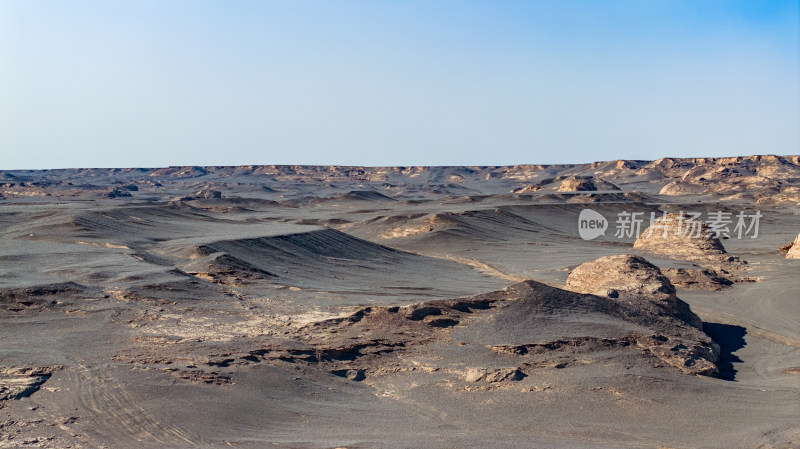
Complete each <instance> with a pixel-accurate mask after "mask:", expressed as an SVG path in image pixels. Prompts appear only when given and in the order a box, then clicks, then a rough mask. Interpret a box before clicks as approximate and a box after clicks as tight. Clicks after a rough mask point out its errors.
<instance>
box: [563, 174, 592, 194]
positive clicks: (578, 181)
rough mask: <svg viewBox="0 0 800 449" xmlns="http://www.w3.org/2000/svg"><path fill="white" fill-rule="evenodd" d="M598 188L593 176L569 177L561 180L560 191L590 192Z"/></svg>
mask: <svg viewBox="0 0 800 449" xmlns="http://www.w3.org/2000/svg"><path fill="white" fill-rule="evenodd" d="M594 190H597V186H595V185H594V183H593V182H592V179H591V178H579V177H575V178H567V179H565V180H563V181H561V186H560V187H559V188H558V191H559V192H588V191H594Z"/></svg>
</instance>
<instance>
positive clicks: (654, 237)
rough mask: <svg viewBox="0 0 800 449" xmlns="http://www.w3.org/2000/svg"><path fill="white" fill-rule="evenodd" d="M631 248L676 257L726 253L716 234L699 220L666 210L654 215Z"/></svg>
mask: <svg viewBox="0 0 800 449" xmlns="http://www.w3.org/2000/svg"><path fill="white" fill-rule="evenodd" d="M633 247H634V248H637V249H643V250H646V251H649V252H652V253H656V254H664V255H667V256H678V257H705V256H722V255H724V254H727V251H725V247H723V246H722V243H721V242H720V241H719V239H718V238H715V237H713V235H712V233H711V232H709V227H708V225H706V224H705V223H703V222H700V221H696V222H693V223H690V222H689V221H688V218H687V216H680V215H679V214H667V215H666V216H664V217H660V218H658V219H656V221H655V223H653V224H652V225H651V226H650V227H648V228H647V229H645V230H644V232H642V233H641V234H640V235H639V238H637V239H636V242H635V243H634V244H633Z"/></svg>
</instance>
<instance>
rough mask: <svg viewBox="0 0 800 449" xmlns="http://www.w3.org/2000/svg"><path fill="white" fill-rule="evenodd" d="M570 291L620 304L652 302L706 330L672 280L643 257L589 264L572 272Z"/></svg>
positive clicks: (612, 258)
mask: <svg viewBox="0 0 800 449" xmlns="http://www.w3.org/2000/svg"><path fill="white" fill-rule="evenodd" d="M566 289H567V290H571V291H574V292H579V293H589V294H593V295H597V296H605V297H608V298H612V299H614V300H617V301H652V302H654V303H656V304H658V305H659V306H660V307H662V308H663V309H664V311H665V312H666V313H669V314H672V315H674V316H676V317H678V318H679V319H681V320H683V321H685V322H686V323H689V324H691V325H692V326H694V327H696V328H698V329H699V328H701V327H702V321H701V320H700V318H699V317H698V316H697V315H695V314H694V313H693V312H692V311H691V309H690V308H689V305H688V304H686V303H685V302H684V301H682V300H681V299H679V298H678V297H677V296H676V294H675V286H674V285H673V284H672V282H671V281H670V280H669V278H667V277H666V276H665V275H664V274H663V273H662V272H661V270H660V269H659V268H658V267H657V266H655V265H653V264H651V263H650V262H648V261H647V260H645V259H644V258H642V257H640V256H635V255H631V254H620V255H616V256H608V257H602V258H600V259H597V260H594V261H591V262H586V263H584V264H582V265H580V266H578V267H577V268H575V269H574V270H572V271H571V272H570V274H569V277H568V278H567V285H566Z"/></svg>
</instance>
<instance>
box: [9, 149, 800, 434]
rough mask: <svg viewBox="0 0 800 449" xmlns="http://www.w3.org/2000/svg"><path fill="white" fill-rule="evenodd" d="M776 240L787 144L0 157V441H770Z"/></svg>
mask: <svg viewBox="0 0 800 449" xmlns="http://www.w3.org/2000/svg"><path fill="white" fill-rule="evenodd" d="M586 208H590V209H592V210H594V211H596V212H598V213H600V214H601V215H603V216H604V217H605V218H606V219H608V222H609V223H608V227H609V228H608V230H607V231H606V233H605V234H604V235H602V236H599V237H598V238H595V239H592V240H584V239H582V238H581V237H580V235H579V214H580V213H581V211H583V210H584V209H586ZM742 211H744V212H746V213H747V214H753V213H755V212H756V211H758V213H759V214H761V217H760V221H759V228H758V235H757V236H754V235H753V232H750V234H749V235H747V233H746V235H745V236H744V237H742V238H740V237H739V236H737V235H735V234H736V233H735V232H733V229H731V232H730V233H729V234H730V235H729V236H727V238H726V237H725V236H724V235H720V236H719V238H717V237H718V236H717V235H716V234H715V232H714V230H713V229H712V228H710V227H708V225H706V224H701V225H700V227H699V228H698V236H697V237H695V236H688V235H685V233H681V230H680V228H681V226H682V224H683V222H682V220H683V215H682V214H681V212H698V213H701V214H702V216H703V217H708V216H711V214H714V213H716V212H722V213H723V214H730V216H732V217H735V216H736V214H738V213H739V212H742ZM628 212H641V213H642V216H643V217H644V218H645V220H644V223H643V224H642V226H641V228H640V229H636V232H632V233H630V234H629V235H627V236H626V235H621V236H617V235H615V232H614V227H615V221H616V219H617V218H618V217H619V216H620V214H621V213H628ZM651 213H652V217H654V218H657V219H656V220H655V221H653V222H650V220H649V219H650V218H651ZM648 226H652V229H651V228H648ZM731 228H733V224H732V225H731ZM653 231H654V232H653ZM750 231H753V230H752V229H751V230H750ZM798 232H800V157H798V156H751V157H738V158H716V159H714V158H707V159H671V158H665V159H660V160H658V161H622V160H620V161H611V162H596V163H591V164H580V165H551V166H540V165H524V166H506V167H385V168H375V167H327V166H325V167H323V166H242V167H169V168H162V169H68V170H49V171H24V170H18V171H0V447H51V448H96V447H107V448H117V447H123V448H124V447H136V448H148V447H152V448H163V447H238V448H256V447H259V448H260V447H278V448H345V447H346V448H373V447H381V448H383V447H403V448H405V447H408V448H411V447H414V448H417V447H425V448H453V447H481V448H483V447H520V448H530V447H537V448H740V447H741V448H763V449H767V448H797V447H800V286H798V282H797V280H798V274H800V260H797V259H800V252H798V251H800V236H798ZM793 241H794V242H795V243H794V244H793V243H792V242H793Z"/></svg>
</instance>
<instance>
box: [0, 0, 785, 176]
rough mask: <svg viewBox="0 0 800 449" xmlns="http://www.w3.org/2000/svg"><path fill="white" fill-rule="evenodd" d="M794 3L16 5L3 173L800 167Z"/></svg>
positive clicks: (1, 51) (0, 150)
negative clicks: (671, 161) (650, 162)
mask: <svg viewBox="0 0 800 449" xmlns="http://www.w3.org/2000/svg"><path fill="white" fill-rule="evenodd" d="M799 22H800V11H799V9H798V2H797V1H796V0H794V1H784V0H743V1H737V0H719V1H714V0H651V1H646V0H628V1H613V0H604V1H599V0H588V1H578V0H552V1H533V0H531V1H510V0H509V1H502V0H501V1H488V0H485V1H469V0H461V1H445V0H441V1H432V0H429V1H414V0H402V1H401V0H397V1H388V0H386V1H379V0H371V1H344V0H343V1H339V0H330V1H327V0H325V1H323V0H315V1H308V0H291V1H290V0H286V1H266V0H264V1H246V0H237V1H222V0H219V1H207V0H206V1H203V0H158V1H149V0H128V1H103V0H93V1H78V0H70V1H66V0H52V1H47V0H0V169H20V168H64V167H131V166H144V167H153V166H166V165H238V164H344V165H503V164H519V163H578V162H591V161H595V160H610V159H657V158H659V157H663V156H676V157H680V156H684V157H692V156H725V155H748V154H798V153H800V31H798V29H799Z"/></svg>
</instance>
